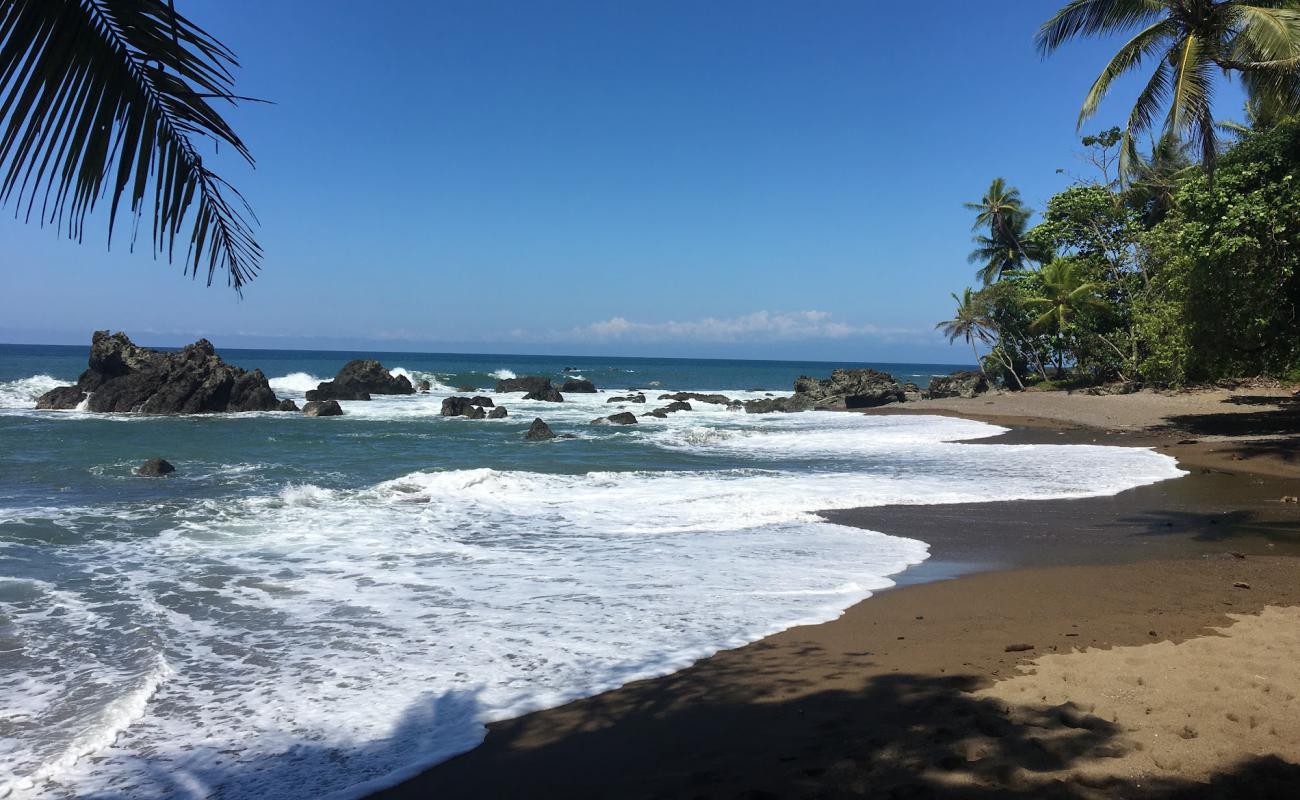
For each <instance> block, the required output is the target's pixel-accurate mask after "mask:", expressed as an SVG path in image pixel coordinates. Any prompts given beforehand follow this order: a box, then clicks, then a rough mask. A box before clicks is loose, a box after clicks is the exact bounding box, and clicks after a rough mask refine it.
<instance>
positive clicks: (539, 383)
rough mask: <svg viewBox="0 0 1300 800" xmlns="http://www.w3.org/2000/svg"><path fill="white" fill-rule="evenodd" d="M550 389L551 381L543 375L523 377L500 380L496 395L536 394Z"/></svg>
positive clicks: (495, 389)
mask: <svg viewBox="0 0 1300 800" xmlns="http://www.w3.org/2000/svg"><path fill="white" fill-rule="evenodd" d="M550 388H551V379H550V378H547V377H546V376H544V375H525V376H524V377H522V378H502V379H501V380H499V381H497V385H496V388H494V389H493V391H495V392H496V393H497V394H502V393H504V392H536V391H542V390H546V389H550Z"/></svg>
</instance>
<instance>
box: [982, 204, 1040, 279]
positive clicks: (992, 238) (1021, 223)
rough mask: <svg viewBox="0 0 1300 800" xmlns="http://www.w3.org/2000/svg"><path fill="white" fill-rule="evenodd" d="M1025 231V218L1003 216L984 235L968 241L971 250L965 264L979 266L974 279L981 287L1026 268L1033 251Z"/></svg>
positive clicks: (1027, 222) (1022, 215)
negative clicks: (1000, 220) (1026, 239)
mask: <svg viewBox="0 0 1300 800" xmlns="http://www.w3.org/2000/svg"><path fill="white" fill-rule="evenodd" d="M1028 227H1029V214H1028V213H1027V212H1026V213H1018V214H1015V215H1008V216H1006V217H1005V218H1004V219H1003V220H1002V222H1001V224H999V225H996V226H994V227H992V229H991V230H990V231H989V233H988V234H987V235H985V234H982V233H980V234H976V235H975V236H973V237H971V241H972V242H974V243H975V248H974V249H973V250H971V252H970V255H968V256H967V257H966V260H967V261H968V262H969V263H971V264H979V265H980V268H979V269H978V270H977V271H976V272H975V277H977V278H979V279H980V281H981V282H982V283H983V284H984V285H985V286H988V285H989V284H991V283H993V282H994V281H997V280H999V279H1001V278H1002V276H1003V275H1006V274H1008V273H1011V272H1016V271H1018V270H1022V269H1024V268H1025V267H1027V266H1028V263H1027V259H1028V258H1029V257H1030V253H1031V252H1034V251H1036V248H1034V247H1032V246H1030V244H1029V243H1027V242H1026V241H1025V234H1026V233H1027V232H1028V231H1027V228H1028Z"/></svg>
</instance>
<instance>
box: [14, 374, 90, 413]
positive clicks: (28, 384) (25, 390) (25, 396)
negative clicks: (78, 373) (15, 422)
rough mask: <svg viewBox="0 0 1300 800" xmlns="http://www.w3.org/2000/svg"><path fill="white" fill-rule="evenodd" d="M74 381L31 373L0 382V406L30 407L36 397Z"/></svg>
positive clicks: (34, 403)
mask: <svg viewBox="0 0 1300 800" xmlns="http://www.w3.org/2000/svg"><path fill="white" fill-rule="evenodd" d="M72 383H76V381H75V380H60V379H58V378H52V377H50V376H49V375H33V376H31V377H30V378H19V379H18V380H16V381H3V382H0V408H24V409H30V408H34V407H35V406H36V398H38V397H40V396H41V395H43V394H45V393H46V392H48V391H50V390H51V389H57V388H59V387H60V386H67V385H69V384H72Z"/></svg>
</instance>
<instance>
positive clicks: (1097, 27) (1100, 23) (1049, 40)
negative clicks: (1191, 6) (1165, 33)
mask: <svg viewBox="0 0 1300 800" xmlns="http://www.w3.org/2000/svg"><path fill="white" fill-rule="evenodd" d="M1168 12H1169V8H1168V6H1167V4H1166V3H1163V2H1160V0H1071V2H1069V3H1067V4H1066V5H1065V7H1064V8H1062V9H1061V10H1060V11H1058V12H1056V13H1055V14H1054V15H1052V18H1051V19H1049V20H1048V21H1047V22H1045V23H1043V26H1042V27H1041V28H1039V29H1038V33H1037V34H1036V35H1035V36H1034V42H1035V44H1036V45H1037V47H1038V51H1039V52H1040V53H1042V54H1043V55H1045V56H1046V55H1050V54H1051V53H1052V52H1053V51H1055V50H1056V49H1057V48H1059V47H1060V46H1061V45H1063V44H1065V43H1066V42H1068V41H1069V40H1071V39H1074V38H1076V37H1080V36H1092V35H1095V34H1098V33H1107V34H1109V33H1117V32H1119V31H1124V30H1129V29H1131V28H1135V27H1137V26H1139V25H1145V24H1149V23H1151V22H1154V21H1155V20H1156V19H1157V18H1159V17H1160V16H1162V15H1164V14H1167V13H1168Z"/></svg>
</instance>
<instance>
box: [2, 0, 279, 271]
mask: <svg viewBox="0 0 1300 800" xmlns="http://www.w3.org/2000/svg"><path fill="white" fill-rule="evenodd" d="M235 66H237V62H236V60H235V56H234V54H233V53H231V52H230V50H228V49H227V48H226V47H225V46H224V45H222V44H221V43H220V42H218V41H217V40H216V39H214V38H212V37H211V36H210V35H209V34H208V33H207V32H205V31H204V30H203V29H202V28H200V27H198V26H197V25H195V24H194V23H193V22H191V21H190V20H189V19H187V18H186V17H184V16H182V15H180V14H177V13H175V11H174V10H173V9H172V7H171V3H170V2H169V0H0V125H3V129H2V133H0V204H2V205H8V204H9V203H13V204H14V205H15V213H16V214H17V215H19V216H23V217H24V218H27V219H31V218H32V217H33V216H35V217H36V218H37V219H38V220H39V221H40V222H41V223H42V224H47V223H48V224H55V225H57V226H58V227H59V229H60V231H61V232H62V233H63V234H64V235H66V236H68V237H69V238H72V239H75V240H77V241H81V240H82V239H83V236H84V232H85V223H86V219H87V217H88V216H89V215H90V214H91V213H92V212H93V211H94V210H95V206H96V203H97V202H98V201H99V200H100V199H101V198H103V197H104V196H105V195H108V196H109V197H110V198H111V204H110V208H109V212H108V229H109V242H110V246H111V242H112V231H113V230H114V228H115V227H116V223H117V217H118V211H119V207H120V204H121V203H122V201H123V200H124V199H125V200H126V201H127V203H128V205H129V208H130V210H131V213H132V214H133V215H134V216H136V217H137V218H138V217H139V216H140V215H142V214H143V213H144V211H145V209H146V207H147V206H148V207H151V209H152V216H153V235H152V244H153V251H154V253H155V254H162V255H165V256H166V257H167V258H168V260H172V259H173V257H174V255H175V247H176V243H177V239H178V238H180V239H181V241H182V242H184V241H185V239H188V244H187V250H186V253H185V256H184V259H183V261H182V263H183V264H184V265H185V271H186V272H187V273H189V274H191V275H193V276H197V275H198V274H199V272H200V270H201V269H203V268H204V267H206V270H207V281H208V283H209V284H211V283H212V280H213V277H214V276H215V275H216V273H218V272H224V273H225V274H226V277H227V282H228V283H229V284H230V285H231V286H233V287H234V288H235V289H236V291H239V290H241V289H242V287H243V286H244V284H245V283H247V282H248V281H249V280H251V279H252V278H253V277H254V276H255V275H256V274H257V272H258V269H259V265H260V261H261V257H262V251H261V248H260V246H259V245H258V244H257V241H256V240H255V238H254V236H253V232H252V225H253V224H254V223H255V222H256V218H255V217H254V215H253V213H252V211H251V209H250V208H249V207H248V204H247V203H246V202H245V201H244V198H243V197H242V196H241V195H240V194H239V193H238V192H237V191H235V189H234V188H233V187H231V186H230V185H229V184H228V183H226V182H225V181H224V180H222V179H221V178H220V177H219V176H218V175H216V174H215V173H214V172H213V171H212V170H211V169H209V168H208V167H207V166H206V165H205V164H204V161H203V157H202V156H201V155H200V153H199V150H198V148H197V146H196V141H197V140H198V139H200V138H210V139H212V140H214V141H215V142H219V143H220V142H224V143H225V144H227V145H228V146H229V147H231V148H232V149H233V150H234V151H235V152H236V153H238V154H239V155H240V156H242V157H243V158H244V159H245V160H246V161H247V162H248V163H249V164H252V162H253V159H252V156H251V155H250V154H249V151H248V148H247V147H246V146H245V145H244V143H243V141H241V140H240V138H239V136H238V135H236V134H235V132H234V130H232V129H231V127H230V126H229V125H228V124H227V123H226V121H225V120H224V119H223V118H222V116H221V115H220V114H219V113H218V112H217V111H216V109H215V108H213V106H212V104H211V103H210V102H209V100H210V99H215V100H220V101H226V102H230V103H232V104H233V103H235V102H236V101H237V100H238V99H240V98H238V97H237V96H236V95H235V94H234V93H233V77H232V75H231V69H232V68H234V67H235ZM186 228H188V235H185V234H183V233H182V231H183V230H184V229H186Z"/></svg>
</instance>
